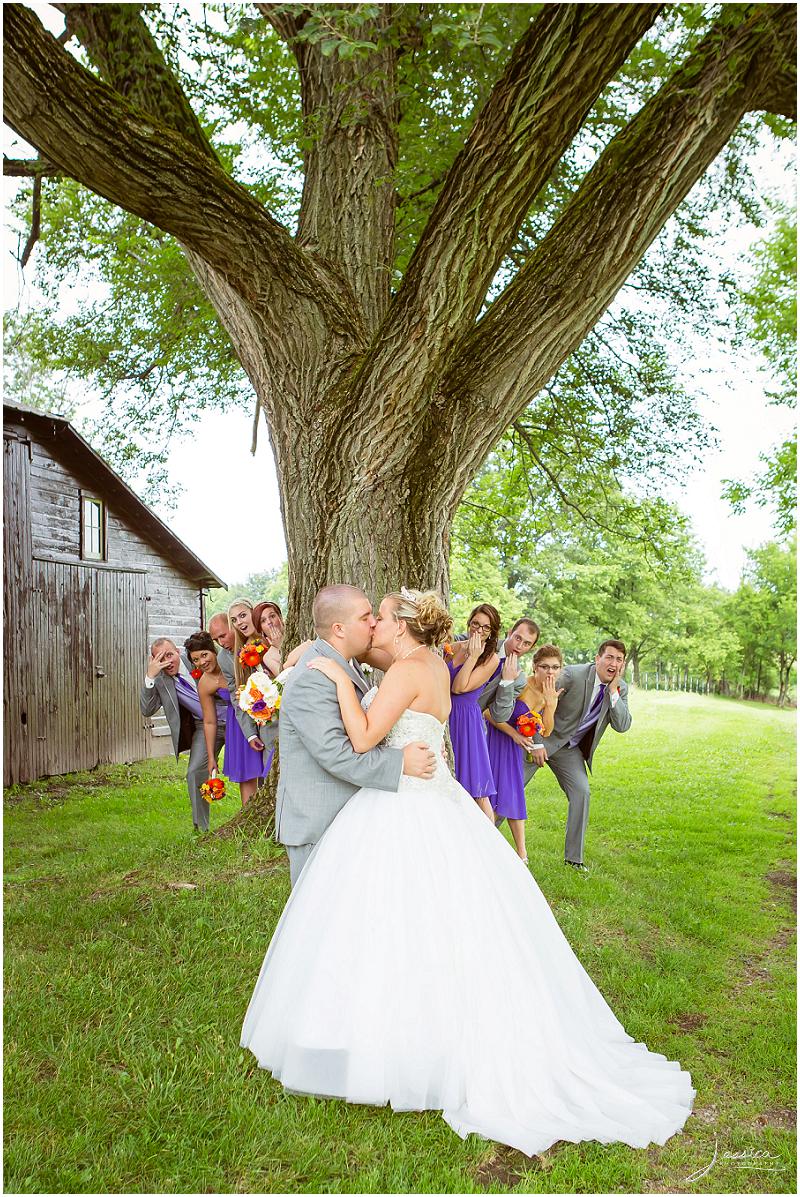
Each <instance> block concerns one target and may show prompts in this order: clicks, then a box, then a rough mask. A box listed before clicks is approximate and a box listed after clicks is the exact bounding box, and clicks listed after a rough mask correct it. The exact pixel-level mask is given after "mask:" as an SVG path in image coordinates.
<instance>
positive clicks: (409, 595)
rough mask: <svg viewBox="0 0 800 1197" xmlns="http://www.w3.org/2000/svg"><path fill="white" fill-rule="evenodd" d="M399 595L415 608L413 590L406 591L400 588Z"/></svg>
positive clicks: (415, 602) (415, 601)
mask: <svg viewBox="0 0 800 1197" xmlns="http://www.w3.org/2000/svg"><path fill="white" fill-rule="evenodd" d="M400 593H401V595H402V596H403V598H404V599H407V600H408V602H411V603H413V604H414V606H415V607H416V606H417V600H416V596H415V595H414V592H413V590H406V588H405V586H401V587H400Z"/></svg>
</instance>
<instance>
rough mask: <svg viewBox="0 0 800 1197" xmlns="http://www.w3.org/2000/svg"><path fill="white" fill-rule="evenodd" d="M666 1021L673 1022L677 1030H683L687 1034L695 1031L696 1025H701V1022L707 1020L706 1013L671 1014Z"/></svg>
mask: <svg viewBox="0 0 800 1197" xmlns="http://www.w3.org/2000/svg"><path fill="white" fill-rule="evenodd" d="M667 1022H671V1023H673V1024H674V1025H675V1026H676V1027H677V1028H678V1030H679V1031H685V1032H687V1034H688V1033H689V1032H691V1031H696V1030H697V1029H698V1027H702V1025H703V1023H706V1022H708V1015H707V1014H673V1015H672V1017H671V1018H668V1019H667Z"/></svg>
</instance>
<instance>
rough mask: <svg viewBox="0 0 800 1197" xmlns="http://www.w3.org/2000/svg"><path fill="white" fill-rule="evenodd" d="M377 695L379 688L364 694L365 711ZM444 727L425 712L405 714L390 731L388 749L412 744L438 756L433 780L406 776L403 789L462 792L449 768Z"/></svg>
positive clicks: (401, 787)
mask: <svg viewBox="0 0 800 1197" xmlns="http://www.w3.org/2000/svg"><path fill="white" fill-rule="evenodd" d="M377 693H378V688H377V686H373V688H372V689H371V690H370V691H369V693H368V694H365V695H364V697H363V699H362V700H361V705H362V707H363V708H364V710H365V711H366V710H368V709H369V707H370V704H371V702H372V700H373V698H374V697H375V695H376V694H377ZM444 728H445V725H444V723H442V721H441V719H437V718H436V716H435V715H430V714H427V713H426V712H425V711H403V714H402V715H401V716H400V718H399V719H398V720H397V723H395V725H394V727H393V728H392V729H391V730H390V731H389V732H388V734H387V736H386V738H385V739H384V741H383V743H384V744H385V745H386V747H387V748H405V747H406V745H408V744H426V745H427V746H428V748H430V750H431V752H432V753H433V754H434V756H435V757H436V771H435V773H434V775H433V777H431V778H427V779H423V778H421V777H407V776H406V775H405V773H404V774H403V776H402V778H401V779H400V789H401V790H417V789H420V788H427V787H428V786H436V787H438V788H439V789H440V790H441V789H442V788H445V789H447V788H449V787H452V786H455V787H456V788H457V789H458V790H460V789H461V787H460V786H459V785H458V782H457V781H456V779H455V778H454V777H453V775H452V773H451V772H450V770H449V768H448V767H447V761H446V760H445V757H444V747H443V741H444Z"/></svg>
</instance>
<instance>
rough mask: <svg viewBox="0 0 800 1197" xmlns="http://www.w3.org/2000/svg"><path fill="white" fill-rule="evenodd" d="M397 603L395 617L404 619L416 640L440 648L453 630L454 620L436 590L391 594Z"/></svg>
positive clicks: (406, 591) (404, 590)
mask: <svg viewBox="0 0 800 1197" xmlns="http://www.w3.org/2000/svg"><path fill="white" fill-rule="evenodd" d="M389 598H390V599H393V600H394V603H395V609H394V614H395V619H404V620H405V622H406V626H407V628H408V630H409V632H410V633H411V635H412V636H413V637H414V639H415V640H420V641H421V642H422V643H423V644H426V645H427V646H428V647H429V648H438V647H439V645H440V644H443V643H444V641H445V640H446V639H447V637H448V636H449V635H450V633H451V632H452V630H453V621H452V619H451V618H450V614H449V612H448V610H447V608H446V607H445V605H444V603H443V602H442V599H441V596H440V595H438V594H437V593H436V591H435V590H407V589H406V588H405V586H404V587H403V589H402V590H401V591H400V592H399V593H398V592H394V593H392V594H390V595H389Z"/></svg>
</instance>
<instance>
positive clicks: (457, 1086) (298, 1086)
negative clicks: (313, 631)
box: [242, 589, 694, 1155]
mask: <svg viewBox="0 0 800 1197" xmlns="http://www.w3.org/2000/svg"><path fill="white" fill-rule="evenodd" d="M450 628H451V623H450V618H449V616H448V613H447V611H446V610H445V609H444V607H443V606H442V604H441V600H440V599H439V598H438V596H437V595H435V594H433V593H424V594H423V593H419V592H417V591H408V590H405V589H404V590H403V591H402V592H401V593H400V594H390V595H387V597H386V598H385V599H384V600H383V602H382V603H381V606H380V611H379V614H378V618H377V626H376V628H375V632H374V637H373V650H376V657H375V659H380V657H381V656H382V654H388V655H386V657H385V659H386V663H387V664H388V663H389V661H390V660H391V661H392V662H393V663H392V664H391V666H390V668H389V669H388V671H387V673H386V676H385V678H384V681H383V684H382V685H381V687H380V689H379V690H376V689H373V690H372V691H370V693H369V695H367V697H366V698H365V700H364V702H365V706H367V709H366V710H363V709H362V707H361V705H360V704H359V701H358V698H357V695H356V692H355V688H354V686H353V682H352V678H351V677H350V676H349V675H348V674H347V673H346V671H345V670H344V669H343V668H342V666H341V665H339V664H338V663H337V662H336V661H333V660H331V659H329V658H327V657H318V658H315V659H314V660H312V661H311V662H309V663H308V664H306V665H300V666H298V668H314V669H318V670H320V671H322V672H323V673H324V674H325V675H326V676H327V677H329V678H330V680H331V682H332V684H334V685H335V686H336V691H337V696H338V699H339V704H340V706H341V711H342V718H343V721H344V725H345V727H346V729H347V733H348V736H349V737H350V740H351V741H352V744H353V747H354V748H355V749H356V751H357V752H365V751H367V750H368V749H370V748H372V747H374V746H375V745H376V744H378V743H379V742H380V741H381V740H383V739H384V738H386V742H387V744H388V745H390V746H391V747H396V748H401V747H403V746H404V745H406V744H408V743H409V742H412V741H424V742H425V743H427V744H428V745H429V746H430V747H431V748H432V749H433V750H434V751H435V752H436V754H437V766H436V771H435V774H434V776H433V777H432V778H431V779H430V780H421V779H417V778H410V777H405V776H404V777H403V779H402V782H401V785H400V789H399V790H398V792H397V793H392V792H389V791H387V790H373V789H362V790H359V791H358V792H357V793H355V794H354V795H353V797H352V798H351V799H350V800H349V801H348V802H347V803H346V805H345V806H344V807H343V809H342V810H341V811H340V813H339V814H338V815H337V816H336V818H335V819H334V821H333V823H332V824H331V826H330V827H329V829H328V831H327V832H326V833H325V835H324V836H323V837H322V839H321V840H320V841H319V843H318V844H317V846H316V847H315V849H314V851H313V853H312V854H311V856H310V857H309V859H308V862H307V864H306V866H305V868H304V869H303V871H302V873H301V874H300V877H299V880H298V882H297V884H296V885H295V887H294V889H293V891H292V894H291V897H290V899H289V902H288V903H287V906H286V909H285V910H284V912H283V915H282V917H281V919H280V922H279V923H278V926H277V928H276V930H275V934H274V936H273V938H272V942H271V944H270V947H269V950H268V952H267V955H266V959H265V960H264V964H263V966H262V969H261V973H260V975H259V978H258V982H257V984H256V987H255V991H254V993H253V996H252V998H251V1001H250V1005H249V1008H248V1011H247V1015H246V1017H245V1021H244V1027H243V1029H242V1045H243V1046H245V1047H249V1048H250V1050H251V1051H252V1052H253V1054H254V1055H255V1057H256V1059H257V1060H258V1063H259V1065H260V1066H261V1067H262V1068H267V1069H269V1070H270V1071H271V1072H272V1074H273V1075H274V1076H275V1077H276V1078H277V1079H278V1080H280V1081H281V1082H282V1084H283V1085H284V1086H285V1088H286V1089H287V1090H289V1091H292V1092H298V1093H310V1094H317V1095H319V1096H323V1097H339V1098H344V1099H345V1100H347V1101H351V1102H363V1103H367V1104H369V1105H378V1106H380V1105H385V1104H386V1103H387V1102H388V1103H389V1104H390V1105H391V1106H392V1108H393V1109H394V1110H429V1109H433V1110H441V1111H442V1114H443V1117H444V1119H445V1121H446V1122H447V1123H448V1124H449V1125H450V1126H451V1127H452V1128H453V1130H455V1131H456V1133H457V1134H459V1135H461V1137H462V1138H465V1137H466V1136H467V1135H468V1134H470V1133H475V1134H478V1135H482V1136H484V1137H486V1138H489V1139H495V1140H497V1141H498V1142H501V1143H506V1144H508V1145H509V1146H511V1147H515V1148H518V1149H519V1150H520V1151H524V1152H526V1153H527V1154H529V1155H533V1154H534V1153H538V1152H542V1151H545V1150H546V1149H547V1148H548V1147H549V1146H550V1145H551V1144H552V1143H554V1142H556V1141H557V1140H559V1139H565V1140H568V1141H570V1142H580V1141H582V1140H585V1139H595V1140H598V1141H599V1142H601V1143H611V1142H622V1143H627V1144H629V1145H630V1146H632V1147H646V1146H647V1145H648V1144H649V1143H653V1142H654V1143H659V1144H663V1143H664V1142H665V1141H666V1140H667V1139H668V1138H669V1137H670V1135H673V1134H675V1132H676V1131H679V1130H680V1129H681V1128H682V1126H683V1124H684V1122H685V1121H686V1118H687V1117H688V1115H689V1113H690V1111H691V1107H692V1100H693V1098H694V1090H693V1089H692V1086H691V1080H690V1077H689V1074H688V1073H686V1072H683V1071H681V1068H680V1065H679V1064H677V1063H672V1062H670V1061H668V1060H667V1059H665V1057H664V1056H661V1055H658V1054H656V1053H654V1052H650V1051H648V1050H647V1048H646V1047H645V1046H644V1044H641V1043H635V1042H634V1041H633V1039H632V1038H631V1037H630V1036H629V1035H627V1034H626V1032H625V1030H624V1029H623V1027H622V1026H621V1024H620V1023H619V1022H618V1021H617V1019H616V1018H615V1017H614V1015H613V1014H612V1012H611V1010H610V1009H609V1007H608V1006H607V1004H606V1002H605V1000H604V999H603V997H602V995H601V994H600V992H599V991H598V990H597V989H596V987H595V986H594V984H593V983H592V981H591V980H590V979H589V977H588V976H587V974H586V973H585V972H584V970H583V968H582V966H581V964H580V962H579V961H578V959H577V957H576V956H575V955H574V953H573V952H572V949H571V948H570V946H569V944H568V943H567V941H566V939H565V938H564V936H563V934H562V932H561V930H560V928H559V926H558V924H557V923H556V920H555V918H554V917H553V915H552V913H551V911H550V908H549V906H548V905H547V901H546V900H545V898H544V896H543V895H542V893H541V891H540V889H539V887H538V886H537V884H536V882H535V881H534V880H533V878H532V877H531V875H530V873H529V871H528V869H527V868H526V866H525V865H524V863H523V862H522V860H520V858H519V857H518V856H517V854H516V853H515V852H514V850H513V849H512V848H511V847H510V846H509V844H508V843H507V842H506V840H505V839H504V838H503V836H502V835H499V834H498V833H497V831H496V830H495V828H494V827H493V826H492V825H491V823H490V822H489V821H488V820H487V819H486V817H485V816H484V815H483V813H482V812H481V811H480V810H479V809H478V808H477V807H476V806H475V803H474V802H473V801H472V799H471V798H470V796H469V795H468V794H467V792H466V790H464V789H462V787H461V786H460V785H459V784H458V783H457V782H456V781H455V779H454V778H453V777H452V775H451V774H450V772H449V770H448V768H447V765H446V763H445V760H444V756H443V753H442V736H443V730H444V726H445V722H446V720H447V716H448V714H449V710H450V676H449V673H448V670H447V666H446V665H445V663H444V661H443V660H442V659H441V657H440V656H439V655H438V654H437V653H436V651H435V650H436V648H437V646H438V645H439V644H441V643H442V642H443V641H444V640H445V638H446V636H447V635H448V633H449V631H450ZM370 699H371V700H372V701H371V702H370V701H369V700H370ZM510 1019H511V1020H513V1024H514V1027H515V1033H514V1036H513V1039H512V1040H511V1041H509V1038H508V1024H509V1020H510Z"/></svg>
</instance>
